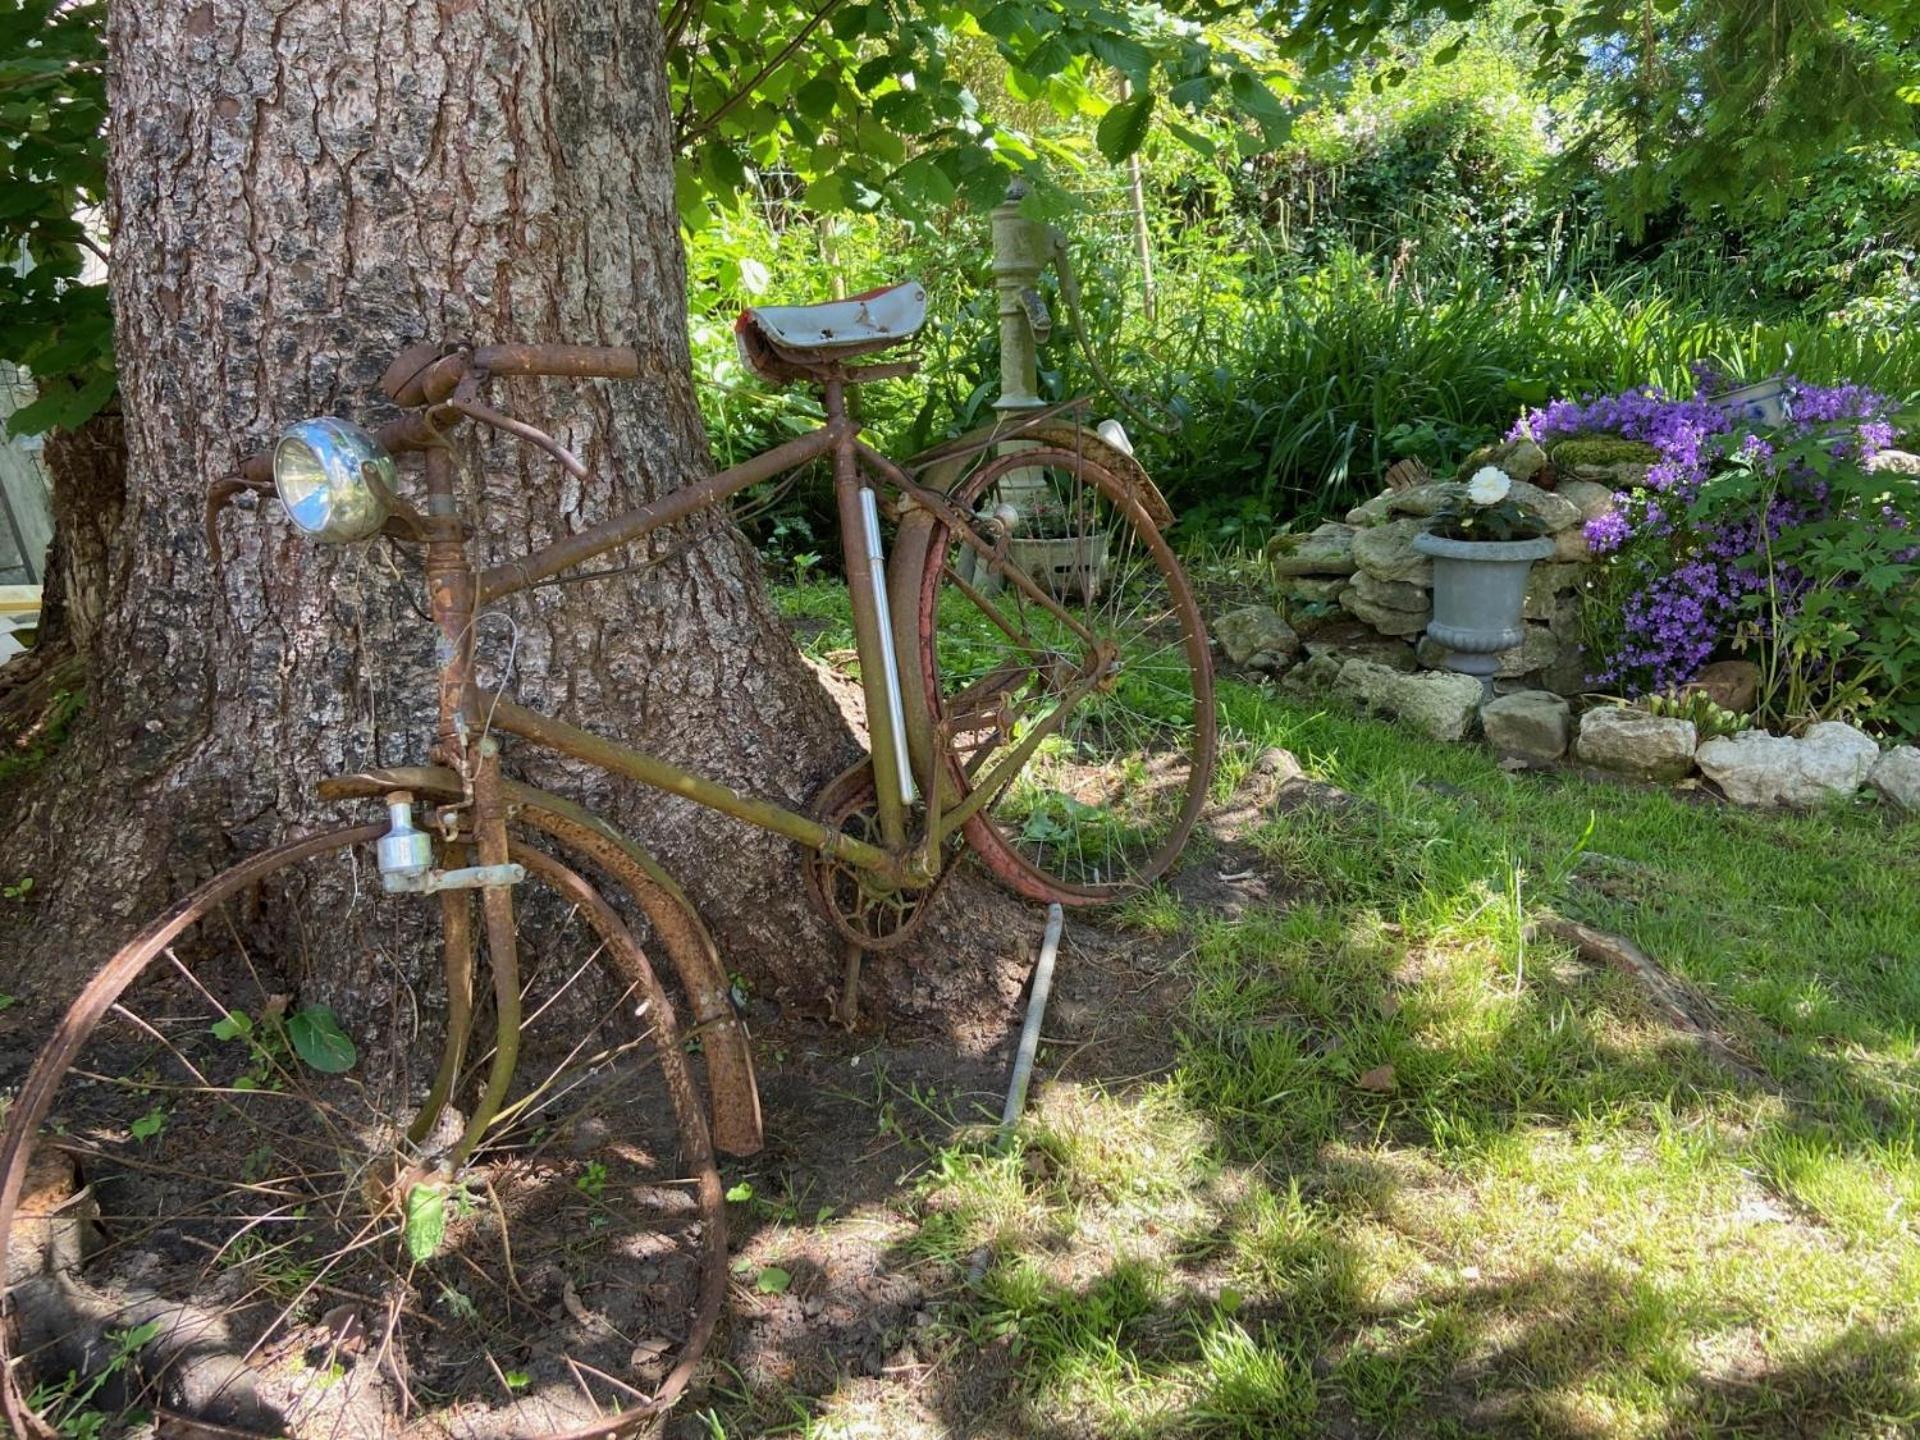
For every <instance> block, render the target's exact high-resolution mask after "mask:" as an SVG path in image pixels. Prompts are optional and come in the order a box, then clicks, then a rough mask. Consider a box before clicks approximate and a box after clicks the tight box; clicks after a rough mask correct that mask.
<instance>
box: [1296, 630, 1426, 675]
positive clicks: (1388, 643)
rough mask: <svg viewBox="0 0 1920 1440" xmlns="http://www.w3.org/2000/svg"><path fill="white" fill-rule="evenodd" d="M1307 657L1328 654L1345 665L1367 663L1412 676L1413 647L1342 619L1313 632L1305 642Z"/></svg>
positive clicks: (1413, 666)
mask: <svg viewBox="0 0 1920 1440" xmlns="http://www.w3.org/2000/svg"><path fill="white" fill-rule="evenodd" d="M1306 647H1307V654H1308V655H1312V656H1319V655H1330V656H1332V657H1334V658H1335V659H1336V660H1338V661H1339V662H1340V663H1341V664H1343V665H1344V664H1345V663H1346V662H1347V661H1349V660H1371V661H1372V662H1373V663H1374V664H1376V665H1384V666H1386V667H1387V668H1388V669H1389V670H1398V671H1400V672H1401V673H1403V674H1409V675H1410V674H1412V673H1413V671H1414V670H1415V669H1417V668H1418V667H1417V666H1416V665H1415V663H1414V657H1413V646H1411V645H1409V644H1408V643H1407V642H1406V641H1405V640H1396V639H1395V638H1394V637H1393V636H1391V635H1382V634H1379V633H1378V632H1377V631H1375V630H1373V629H1372V628H1370V627H1369V626H1367V625H1364V624H1362V623H1361V622H1359V621H1357V620H1347V619H1343V620H1340V621H1337V622H1336V623H1334V624H1332V625H1329V626H1327V627H1326V628H1325V629H1324V630H1320V631H1316V632H1315V633H1314V634H1313V635H1312V636H1310V637H1309V638H1308V640H1307V642H1306Z"/></svg>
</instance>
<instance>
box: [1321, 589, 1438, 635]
mask: <svg viewBox="0 0 1920 1440" xmlns="http://www.w3.org/2000/svg"><path fill="white" fill-rule="evenodd" d="M1340 606H1341V608H1342V609H1343V610H1345V611H1346V612H1347V613H1348V614H1349V615H1351V616H1353V617H1354V618H1355V619H1356V620H1363V621H1365V622H1366V623H1367V624H1368V625H1370V626H1372V627H1373V628H1374V629H1375V630H1378V631H1379V632H1380V633H1381V634H1382V635H1418V634H1419V633H1420V632H1421V631H1423V630H1425V629H1426V628H1427V621H1428V620H1430V619H1432V618H1433V616H1432V613H1431V612H1430V611H1426V610H1394V609H1390V608H1389V607H1387V606H1385V605H1376V604H1374V603H1373V602H1372V601H1371V600H1369V599H1367V598H1366V596H1364V595H1362V594H1361V593H1360V591H1359V590H1358V589H1356V588H1354V587H1352V586H1349V587H1348V588H1347V589H1345V590H1342V591H1341V592H1340Z"/></svg>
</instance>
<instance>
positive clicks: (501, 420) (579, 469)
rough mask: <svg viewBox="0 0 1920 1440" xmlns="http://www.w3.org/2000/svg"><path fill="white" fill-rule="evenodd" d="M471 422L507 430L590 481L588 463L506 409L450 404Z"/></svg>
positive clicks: (473, 403)
mask: <svg viewBox="0 0 1920 1440" xmlns="http://www.w3.org/2000/svg"><path fill="white" fill-rule="evenodd" d="M447 403H448V404H449V405H451V406H452V407H453V408H454V409H455V410H458V411H459V412H460V413H461V414H462V415H464V416H466V417H467V419H469V420H478V421H479V422H480V423H481V424H482V425H491V426H492V427H493V428H494V429H496V430H504V431H505V432H506V433H507V434H509V435H511V436H513V437H514V438H516V439H519V440H524V441H526V442H527V443H528V444H529V445H532V446H534V447H535V448H537V449H540V450H544V451H545V452H546V453H547V454H548V455H551V456H552V457H553V459H554V461H555V463H556V464H558V465H559V466H560V468H561V469H562V470H564V471H566V472H567V473H568V474H569V475H571V476H573V478H574V479H576V480H584V479H586V478H587V474H588V471H587V464H586V461H584V460H582V459H581V458H580V457H579V456H578V455H576V454H574V453H573V452H572V451H571V450H569V449H567V447H566V446H564V445H562V444H561V443H560V442H559V441H558V440H556V439H554V437H553V436H551V435H549V434H548V433H547V432H546V431H544V430H542V429H541V428H540V427H539V426H537V425H529V424H528V423H527V422H526V421H524V420H516V419H514V418H513V416H511V415H509V414H507V413H506V412H505V411H504V410H496V409H494V408H493V407H492V406H491V405H483V404H481V403H480V402H479V401H478V400H462V399H459V398H457V397H456V398H455V399H453V400H450V401H448V402H447Z"/></svg>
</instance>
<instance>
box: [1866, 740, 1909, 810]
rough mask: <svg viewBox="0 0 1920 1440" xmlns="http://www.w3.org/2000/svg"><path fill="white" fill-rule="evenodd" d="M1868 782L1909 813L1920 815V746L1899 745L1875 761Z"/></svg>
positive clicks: (1886, 798) (1883, 796)
mask: <svg viewBox="0 0 1920 1440" xmlns="http://www.w3.org/2000/svg"><path fill="white" fill-rule="evenodd" d="M1867 783H1868V784H1869V785H1871V786H1872V787H1873V788H1874V789H1875V790H1877V791H1879V792H1880V795H1881V798H1883V799H1885V800H1887V801H1889V802H1891V803H1892V804H1895V805H1898V806H1899V807H1900V808H1901V809H1902V810H1904V811H1906V812H1907V813H1908V814H1909V815H1920V749H1915V748H1914V747H1913V746H1911V745H1900V746H1897V747H1895V748H1894V749H1892V750H1889V751H1887V753H1886V754H1884V755H1882V756H1881V757H1880V758H1879V759H1878V760H1876V761H1874V762H1873V769H1872V770H1870V771H1869V772H1868V773H1867Z"/></svg>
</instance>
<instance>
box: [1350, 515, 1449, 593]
mask: <svg viewBox="0 0 1920 1440" xmlns="http://www.w3.org/2000/svg"><path fill="white" fill-rule="evenodd" d="M1426 528H1427V522H1426V521H1424V520H1393V521H1389V522H1388V523H1387V524H1385V525H1376V526H1374V527H1373V528H1372V529H1371V530H1359V531H1355V532H1353V562H1354V566H1355V567H1356V568H1358V569H1361V570H1364V571H1366V572H1367V573H1368V574H1369V575H1371V576H1373V578H1374V579H1376V580H1403V581H1406V582H1407V583H1409V584H1413V585H1432V584H1433V561H1431V560H1429V559H1428V558H1427V557H1426V556H1425V555H1422V554H1421V553H1420V552H1419V551H1418V550H1416V549H1414V548H1413V537H1414V536H1416V535H1418V534H1419V533H1420V532H1421V531H1422V530H1424V529H1426Z"/></svg>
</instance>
